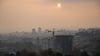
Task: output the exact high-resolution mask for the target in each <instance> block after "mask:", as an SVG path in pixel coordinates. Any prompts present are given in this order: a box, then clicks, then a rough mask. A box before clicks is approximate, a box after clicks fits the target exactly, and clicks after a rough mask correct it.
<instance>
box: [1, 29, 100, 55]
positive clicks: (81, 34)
mask: <svg viewBox="0 0 100 56" xmlns="http://www.w3.org/2000/svg"><path fill="white" fill-rule="evenodd" d="M99 43H100V28H89V29H78V30H67V29H60V30H56V29H53V30H44V31H43V30H42V28H40V27H39V28H38V29H35V28H33V29H32V31H31V32H13V33H5V34H0V56H5V55H12V56H20V54H18V53H17V52H21V51H22V52H36V53H37V54H38V55H39V53H40V51H43V50H45V51H46V50H48V51H52V52H58V55H73V56H78V55H81V52H86V53H87V54H84V55H88V56H93V55H96V54H99V52H100V44H99ZM36 53H35V54H36ZM35 54H34V53H31V54H30V55H31V56H32V55H33V56H34V55H35ZM23 55H24V54H22V56H23ZM47 55H49V54H48V53H47V54H44V55H43V56H47ZM50 55H51V54H50ZM52 55H54V54H52ZM55 55H57V54H55ZM82 55H83V54H82Z"/></svg>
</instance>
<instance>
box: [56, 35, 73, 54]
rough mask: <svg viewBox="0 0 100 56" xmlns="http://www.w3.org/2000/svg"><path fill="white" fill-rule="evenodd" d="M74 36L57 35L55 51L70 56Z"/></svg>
mask: <svg viewBox="0 0 100 56" xmlns="http://www.w3.org/2000/svg"><path fill="white" fill-rule="evenodd" d="M72 38H73V35H56V36H55V50H56V51H58V52H61V53H63V55H67V54H70V52H71V50H72Z"/></svg>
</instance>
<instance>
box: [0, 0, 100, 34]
mask: <svg viewBox="0 0 100 56" xmlns="http://www.w3.org/2000/svg"><path fill="white" fill-rule="evenodd" d="M58 3H60V4H61V6H60V8H58V7H57V4H58ZM37 27H42V28H44V29H46V28H47V29H51V28H58V29H60V28H67V27H68V28H72V29H73V28H74V29H76V28H97V27H98V28H99V27H100V1H99V0H88V1H86V0H71V1H70V0H62V1H61V0H0V32H14V31H31V29H32V28H37Z"/></svg>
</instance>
